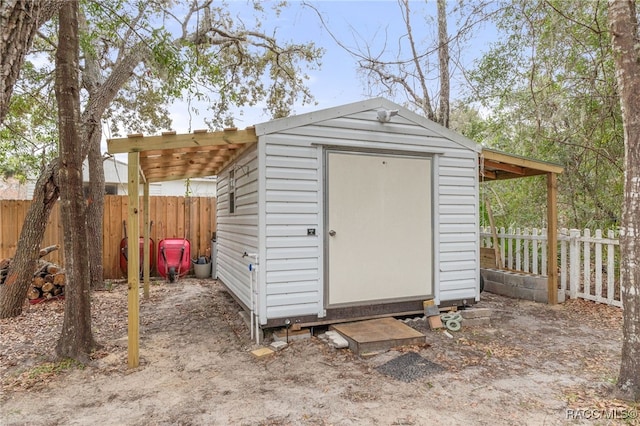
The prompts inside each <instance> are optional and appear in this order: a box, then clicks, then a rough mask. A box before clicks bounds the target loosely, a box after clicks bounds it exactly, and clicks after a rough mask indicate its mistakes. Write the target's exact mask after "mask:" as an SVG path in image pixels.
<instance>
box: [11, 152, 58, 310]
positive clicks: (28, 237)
mask: <svg viewBox="0 0 640 426" xmlns="http://www.w3.org/2000/svg"><path fill="white" fill-rule="evenodd" d="M59 194H60V188H59V187H58V160H57V159H56V160H53V161H52V162H51V163H49V165H48V166H47V167H46V168H45V170H44V171H43V172H42V174H41V175H40V177H39V178H38V181H37V182H36V186H35V189H34V191H33V201H32V202H31V206H30V207H29V210H28V211H27V216H26V217H25V221H24V224H23V226H22V231H21V232H20V238H19V239H18V245H17V248H16V254H15V256H14V257H13V260H12V261H11V266H10V267H9V273H8V275H7V278H6V280H5V282H4V285H1V286H0V318H11V317H17V316H18V315H20V314H21V313H22V304H23V302H24V299H25V297H26V294H27V291H28V290H29V285H30V283H31V278H32V277H33V271H34V269H35V267H36V262H37V260H38V257H39V250H40V244H41V243H42V237H43V236H44V233H45V232H44V231H45V228H46V226H47V221H48V219H49V214H50V213H51V210H53V206H55V204H56V201H57V200H58V196H59Z"/></svg>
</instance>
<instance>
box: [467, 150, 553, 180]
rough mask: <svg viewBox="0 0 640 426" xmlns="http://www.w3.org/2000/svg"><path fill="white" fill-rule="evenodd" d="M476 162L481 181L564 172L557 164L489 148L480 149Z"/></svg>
mask: <svg viewBox="0 0 640 426" xmlns="http://www.w3.org/2000/svg"><path fill="white" fill-rule="evenodd" d="M478 161H479V165H480V178H481V179H483V180H503V179H514V178H522V177H528V176H538V175H544V174H547V173H562V172H563V171H564V168H563V167H562V166H560V165H559V164H554V163H550V162H547V161H540V160H533V159H531V158H527V157H523V156H520V155H515V154H508V153H506V152H502V151H498V150H495V149H491V148H482V152H481V153H480V156H479V157H478Z"/></svg>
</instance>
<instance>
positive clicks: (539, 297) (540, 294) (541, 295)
mask: <svg viewBox="0 0 640 426" xmlns="http://www.w3.org/2000/svg"><path fill="white" fill-rule="evenodd" d="M533 301H534V302H539V303H548V302H549V295H548V294H547V289H546V288H545V289H544V290H534V291H533Z"/></svg>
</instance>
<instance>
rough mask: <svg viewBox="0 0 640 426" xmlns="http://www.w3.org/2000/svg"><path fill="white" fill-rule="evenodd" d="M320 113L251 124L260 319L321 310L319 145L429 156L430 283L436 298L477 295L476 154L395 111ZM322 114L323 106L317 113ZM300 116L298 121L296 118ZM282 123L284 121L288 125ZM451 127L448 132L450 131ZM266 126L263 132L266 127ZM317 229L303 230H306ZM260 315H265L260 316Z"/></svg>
mask: <svg viewBox="0 0 640 426" xmlns="http://www.w3.org/2000/svg"><path fill="white" fill-rule="evenodd" d="M378 109H379V108H373V109H371V110H367V111H358V112H354V113H352V114H350V115H348V116H341V117H329V118H328V119H326V120H318V121H314V120H311V119H309V120H308V121H307V123H308V124H306V123H305V122H304V121H305V120H303V119H302V116H301V117H292V118H290V119H283V120H284V121H281V120H276V121H275V122H269V123H265V124H264V125H263V126H264V127H261V126H260V125H259V126H257V128H256V130H257V134H258V135H259V137H260V142H259V143H261V144H262V143H264V144H265V145H264V152H265V157H264V161H265V162H266V165H265V187H266V188H265V203H266V205H265V218H264V225H261V230H263V231H261V232H265V234H266V235H265V239H264V241H265V249H264V253H265V255H266V258H265V261H264V263H262V265H261V268H263V271H266V272H264V276H263V277H262V279H263V282H262V283H261V284H262V286H261V288H264V291H265V293H266V298H265V299H264V300H265V301H266V316H267V318H269V319H270V318H285V317H288V316H296V315H316V314H317V315H318V316H319V317H322V316H323V315H324V314H323V309H324V305H325V301H324V279H325V277H324V247H323V244H324V233H325V232H326V231H325V230H324V229H323V223H324V212H323V182H322V179H323V167H324V164H323V149H324V147H333V148H336V147H344V148H349V149H355V150H358V149H360V150H379V151H401V152H405V153H412V152H414V153H430V154H433V155H434V156H437V157H438V161H435V162H434V173H435V174H436V176H435V177H434V184H436V185H438V188H434V190H433V202H434V203H436V204H435V205H434V210H433V214H434V224H435V226H437V229H434V235H436V236H435V239H434V242H435V245H434V261H435V263H434V269H435V270H434V273H433V276H434V279H435V280H437V282H434V285H435V287H434V290H435V292H436V294H435V296H436V301H437V302H442V301H446V300H460V299H469V301H472V300H474V299H475V298H477V297H478V292H477V288H478V287H477V286H478V284H477V280H478V265H477V261H476V259H477V251H478V248H477V245H478V221H477V219H476V218H477V202H478V197H477V193H478V192H477V191H478V188H477V173H478V170H477V153H476V151H474V150H473V149H472V148H471V147H470V146H463V145H462V144H460V143H457V142H453V141H452V140H450V139H448V137H449V136H450V134H449V133H447V137H444V136H443V135H442V133H441V132H436V131H434V130H432V129H430V128H426V127H425V126H424V125H422V123H416V122H415V121H412V120H409V119H407V118H404V117H401V116H395V117H393V121H392V123H380V122H378V121H377V120H376V118H375V117H376V111H377V110H378ZM318 116H319V117H320V118H322V112H320V114H319V115H318ZM301 122H302V123H301ZM287 123H291V125H290V126H289V125H288V124H287ZM449 132H450V131H449ZM265 133H267V134H265ZM308 228H313V229H315V230H316V235H315V236H307V229H308ZM261 322H264V321H261Z"/></svg>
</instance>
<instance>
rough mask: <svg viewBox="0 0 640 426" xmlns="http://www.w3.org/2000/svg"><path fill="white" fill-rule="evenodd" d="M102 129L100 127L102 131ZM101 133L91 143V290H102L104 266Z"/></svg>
mask: <svg viewBox="0 0 640 426" xmlns="http://www.w3.org/2000/svg"><path fill="white" fill-rule="evenodd" d="M101 128H102V127H101V126H100V129H101ZM101 134H102V132H101V131H98V132H93V133H92V135H94V137H97V138H98V140H97V141H88V142H89V146H90V147H89V156H88V158H89V198H88V200H87V230H88V234H87V243H88V244H89V269H90V274H89V276H90V277H91V288H94V289H95V288H102V285H103V280H104V279H103V275H104V266H103V264H102V250H103V247H102V221H103V218H104V183H105V182H104V164H103V162H102V155H101V154H100V135H101Z"/></svg>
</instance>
